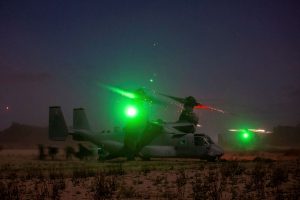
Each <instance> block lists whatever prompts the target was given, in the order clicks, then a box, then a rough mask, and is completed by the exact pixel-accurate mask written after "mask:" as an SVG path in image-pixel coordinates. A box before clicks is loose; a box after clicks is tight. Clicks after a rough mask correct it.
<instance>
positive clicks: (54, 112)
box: [48, 106, 68, 141]
mask: <svg viewBox="0 0 300 200" xmlns="http://www.w3.org/2000/svg"><path fill="white" fill-rule="evenodd" d="M48 132H49V138H50V139H51V140H57V141H63V140H65V139H66V137H67V136H68V128H67V125H66V122H65V119H64V116H63V113H62V111H61V108H60V107H59V106H52V107H49V130H48Z"/></svg>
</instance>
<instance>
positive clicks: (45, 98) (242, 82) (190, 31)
mask: <svg viewBox="0 0 300 200" xmlns="http://www.w3.org/2000/svg"><path fill="white" fill-rule="evenodd" d="M299 36H300V3H298V1H296V0H295V1H289V0H286V1H264V0H257V1H253V0H249V1H244V0H243V1H219V2H218V1H210V0H207V1H200V0H186V1H182V0H181V1H174V0H170V1H162V0H157V1H154V0H152V1H140V0H139V1H130V0H128V1H121V0H120V1H99V0H97V1H75V0H73V1H13V0H2V1H1V2H0V69H1V74H0V106H1V113H0V128H1V129H2V128H5V127H7V126H9V124H10V123H11V121H17V122H21V123H29V124H36V125H43V126H46V125H47V120H48V106H49V105H61V106H63V110H64V111H65V113H66V117H67V119H68V121H71V111H72V108H73V107H76V106H82V107H86V108H87V111H88V112H89V116H90V117H91V121H92V123H93V124H94V126H96V127H97V128H100V127H105V128H109V127H112V126H113V125H116V124H117V123H119V121H118V120H115V119H114V117H113V116H114V115H115V114H116V113H114V112H115V109H114V108H113V107H114V106H115V102H116V101H118V99H119V97H118V96H116V95H115V94H111V93H110V92H108V91H105V90H104V89H103V88H101V87H99V86H98V85H97V83H99V82H101V83H106V84H111V85H115V86H120V87H123V88H127V89H136V88H139V87H142V86H145V87H148V88H150V89H155V90H157V91H161V92H164V93H169V94H170V95H177V96H187V95H193V96H195V97H197V98H199V99H200V100H201V98H203V99H204V100H203V102H204V103H208V104H212V105H215V106H217V107H220V108H223V109H225V110H228V111H230V112H233V113H235V114H237V115H235V116H232V115H230V116H229V115H225V116H224V115H220V114H216V113H210V112H207V111H202V112H201V113H200V117H201V122H202V123H201V124H203V126H204V127H205V129H206V130H207V131H209V132H220V131H223V129H224V128H232V127H236V126H240V125H247V124H248V125H251V126H255V127H262V128H271V127H272V126H274V125H278V124H290V125H294V124H297V123H299V122H300V109H299V102H300V37H299ZM150 78H154V80H155V81H154V82H153V83H150V82H149V79H150ZM205 99H207V100H205ZM6 106H9V110H5V107H6ZM157 110H161V109H158V108H154V112H155V114H153V117H154V118H156V117H163V118H164V119H165V120H167V121H175V120H176V111H175V110H176V108H175V107H174V108H170V109H167V110H164V111H161V112H160V113H159V112H158V111H157Z"/></svg>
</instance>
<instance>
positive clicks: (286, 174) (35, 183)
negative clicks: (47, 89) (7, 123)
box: [0, 154, 300, 200]
mask: <svg viewBox="0 0 300 200" xmlns="http://www.w3.org/2000/svg"><path fill="white" fill-rule="evenodd" d="M259 156H260V155H254V156H253V158H256V159H255V161H247V160H229V161H224V162H217V163H212V162H205V161H199V160H195V159H157V160H153V161H130V162H126V161H124V160H122V159H120V160H114V161H108V162H97V161H96V160H94V161H92V160H91V161H78V160H68V161H66V160H64V159H65V157H64V156H63V155H61V157H58V158H57V160H54V161H52V160H50V159H46V160H43V161H40V160H38V157H37V156H36V155H35V154H28V155H24V154H21V155H17V154H14V155H12V154H9V155H5V154H1V155H0V160H1V164H0V199H3V200H6V199H132V198H133V199H213V200H218V199H297V198H298V197H299V196H300V193H299V191H300V190H299V188H300V168H299V167H300V160H299V159H294V160H274V159H267V158H260V157H259Z"/></svg>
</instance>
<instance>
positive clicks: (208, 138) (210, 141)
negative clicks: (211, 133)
mask: <svg viewBox="0 0 300 200" xmlns="http://www.w3.org/2000/svg"><path fill="white" fill-rule="evenodd" d="M205 138H206V140H207V142H208V143H209V144H214V142H213V141H212V139H210V137H205Z"/></svg>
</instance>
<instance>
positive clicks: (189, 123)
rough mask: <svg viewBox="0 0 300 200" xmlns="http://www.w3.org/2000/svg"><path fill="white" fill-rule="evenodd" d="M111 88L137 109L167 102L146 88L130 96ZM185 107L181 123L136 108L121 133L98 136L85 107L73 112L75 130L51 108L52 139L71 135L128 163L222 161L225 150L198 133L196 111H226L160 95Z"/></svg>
mask: <svg viewBox="0 0 300 200" xmlns="http://www.w3.org/2000/svg"><path fill="white" fill-rule="evenodd" d="M109 89H111V90H114V91H117V93H120V94H122V95H123V96H126V97H129V98H131V99H132V101H133V103H134V104H135V105H136V107H137V108H141V107H143V106H144V105H145V104H149V103H151V104H152V103H157V104H162V103H164V102H163V101H161V100H159V99H157V98H154V97H152V96H149V95H147V94H146V93H145V92H144V90H143V89H139V90H137V91H135V92H134V93H129V92H127V91H123V90H121V89H118V88H117V89H116V88H112V87H110V88H109ZM160 95H162V96H165V97H168V98H171V99H173V100H175V101H177V102H179V103H181V104H183V110H182V112H181V114H180V117H179V120H178V121H177V122H172V123H169V122H164V121H162V120H156V121H149V120H148V119H147V113H146V112H143V109H141V110H139V109H136V108H134V107H129V108H128V109H127V115H128V116H129V118H130V119H129V120H128V122H127V123H126V125H125V127H124V128H123V129H122V131H121V132H117V133H114V132H113V133H110V134H105V133H98V132H93V131H92V130H91V129H90V126H89V122H88V120H87V117H86V114H85V111H84V109H83V108H75V109H74V110H73V127H72V128H68V127H67V125H66V123H65V119H64V116H63V113H62V111H61V108H60V107H59V106H52V107H49V137H50V139H52V140H65V139H66V138H67V136H68V135H71V136H72V137H73V140H76V141H88V142H91V143H93V144H94V145H96V146H97V147H98V154H99V158H101V159H113V158H116V157H127V159H128V160H132V159H134V158H135V157H136V156H138V157H141V158H142V159H150V158H153V157H184V158H200V159H206V160H210V161H214V160H218V159H219V158H220V157H221V156H222V155H223V154H224V151H223V150H222V148H221V147H219V146H218V145H217V144H215V143H214V142H213V141H212V139H211V138H210V137H209V136H207V135H205V134H203V133H199V132H198V131H197V130H196V126H197V124H198V117H197V115H196V114H195V113H194V112H193V109H194V108H198V109H199V108H200V109H209V110H213V111H218V112H224V111H222V110H219V109H215V108H212V107H209V106H205V105H203V104H200V103H198V102H197V101H196V100H195V98H194V97H192V96H189V97H186V98H178V97H173V96H169V95H164V94H160Z"/></svg>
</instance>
